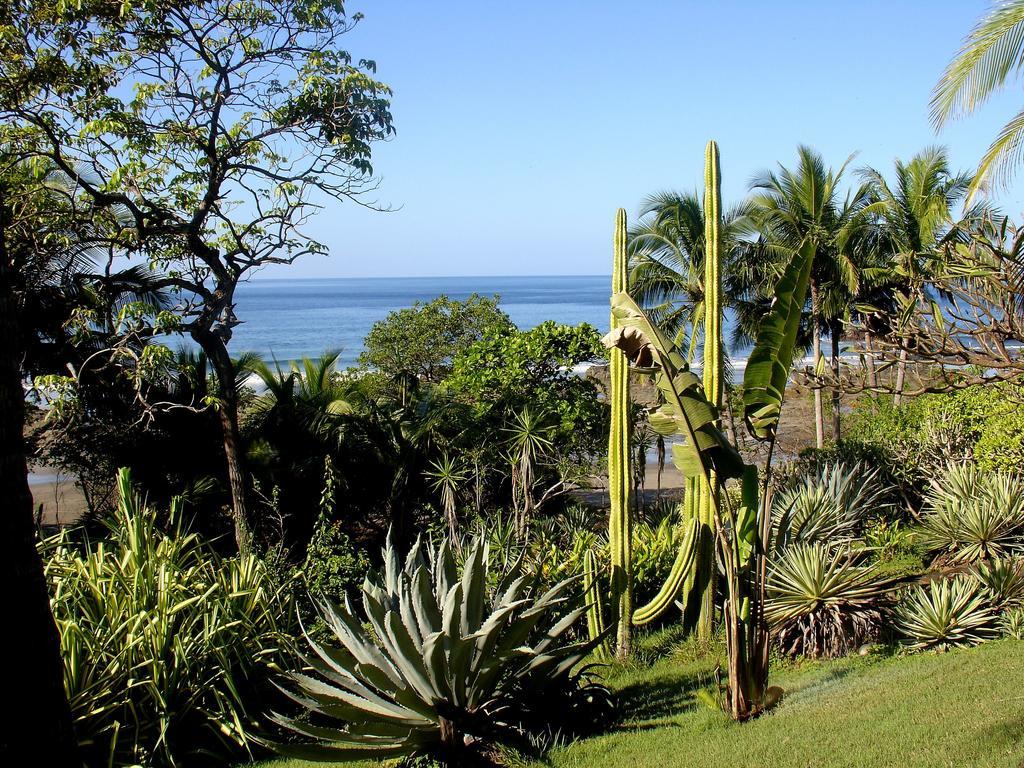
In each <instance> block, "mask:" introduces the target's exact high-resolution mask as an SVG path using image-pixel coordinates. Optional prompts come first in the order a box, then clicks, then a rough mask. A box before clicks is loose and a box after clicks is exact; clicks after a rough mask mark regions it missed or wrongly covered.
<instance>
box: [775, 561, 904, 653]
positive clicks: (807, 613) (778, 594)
mask: <svg viewBox="0 0 1024 768" xmlns="http://www.w3.org/2000/svg"><path fill="white" fill-rule="evenodd" d="M887 586H888V585H887V583H886V581H885V580H884V579H883V578H882V577H880V576H879V574H878V572H877V570H876V569H875V568H872V567H870V566H866V567H862V566H858V565H856V563H855V562H854V560H853V559H852V557H851V555H850V553H849V552H847V551H845V550H844V549H843V548H841V547H830V546H827V545H825V544H822V543H818V542H814V543H810V544H804V543H797V544H793V545H791V546H789V547H787V548H786V550H785V551H784V552H782V554H781V555H780V556H779V557H778V558H777V559H776V560H775V561H774V562H773V563H772V564H771V566H770V568H769V571H768V588H767V600H766V603H765V619H767V621H768V623H769V624H770V625H771V628H772V633H773V634H774V635H775V637H776V638H777V639H778V641H779V645H780V647H781V648H782V652H783V653H785V654H787V655H789V656H798V655H804V656H810V657H812V658H822V657H823V658H837V657H839V656H842V655H843V654H845V653H847V652H849V651H850V650H851V649H853V648H856V647H857V646H858V645H861V644H862V643H864V642H865V641H867V640H869V639H871V638H873V637H874V636H875V635H876V634H877V632H878V629H879V626H880V624H881V620H882V613H881V607H880V603H881V601H882V598H883V596H884V594H885V591H886V588H887Z"/></svg>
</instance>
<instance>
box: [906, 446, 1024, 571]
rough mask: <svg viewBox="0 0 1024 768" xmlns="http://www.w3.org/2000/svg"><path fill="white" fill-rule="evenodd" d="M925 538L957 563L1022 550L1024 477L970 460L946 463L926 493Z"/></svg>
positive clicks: (922, 537) (938, 552) (930, 549)
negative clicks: (983, 469) (986, 469)
mask: <svg viewBox="0 0 1024 768" xmlns="http://www.w3.org/2000/svg"><path fill="white" fill-rule="evenodd" d="M921 540H922V542H923V544H924V545H925V546H926V547H927V548H928V550H929V551H931V552H936V553H937V554H938V556H940V557H944V558H947V559H948V560H949V561H951V562H954V563H977V562H980V561H983V560H991V559H999V558H1006V557H1011V556H1013V555H1014V554H1017V553H1020V552H1024V481H1022V480H1021V479H1020V478H1017V477H1015V476H1012V475H1009V474H1005V473H1000V472H981V471H980V470H979V469H978V468H977V467H975V466H974V465H970V464H967V465H952V466H950V467H948V468H947V469H946V471H945V472H944V473H943V474H942V475H941V476H940V477H938V478H936V479H935V480H933V481H932V487H931V489H930V490H929V492H928V494H927V497H926V503H925V516H924V520H923V527H922V533H921Z"/></svg>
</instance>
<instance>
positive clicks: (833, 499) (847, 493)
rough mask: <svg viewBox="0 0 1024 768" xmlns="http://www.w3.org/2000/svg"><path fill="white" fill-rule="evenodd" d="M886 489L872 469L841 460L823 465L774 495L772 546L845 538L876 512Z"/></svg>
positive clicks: (778, 546)
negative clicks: (815, 471)
mask: <svg viewBox="0 0 1024 768" xmlns="http://www.w3.org/2000/svg"><path fill="white" fill-rule="evenodd" d="M886 492H887V489H886V487H885V484H884V483H883V482H882V481H881V479H880V477H879V473H878V470H876V469H869V468H867V467H866V466H864V465H863V464H846V463H844V462H841V461H837V462H836V463H834V464H829V465H826V466H825V467H823V468H822V469H821V471H820V472H819V473H814V474H811V475H808V476H806V477H803V478H801V479H800V480H799V481H798V482H796V483H795V484H794V485H792V486H790V487H789V488H786V489H784V490H782V491H781V492H780V493H779V494H778V495H777V496H776V497H775V500H774V503H773V505H772V507H773V517H774V525H775V537H774V542H775V546H776V547H777V548H779V549H782V548H784V547H786V546H788V545H789V544H792V543H794V542H802V543H805V544H807V543H811V542H815V541H822V542H836V541H839V540H849V539H851V538H853V537H854V536H856V535H857V533H858V532H859V530H860V529H861V527H862V526H863V525H864V521H865V520H866V519H867V518H868V516H869V515H871V514H873V513H877V512H878V511H879V509H880V507H881V506H882V505H883V502H882V500H883V498H884V497H885V495H886Z"/></svg>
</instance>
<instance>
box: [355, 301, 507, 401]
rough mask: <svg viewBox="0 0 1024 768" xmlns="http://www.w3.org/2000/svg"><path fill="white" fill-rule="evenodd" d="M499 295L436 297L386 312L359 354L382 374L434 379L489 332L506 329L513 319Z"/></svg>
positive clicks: (447, 370) (360, 357) (433, 380)
mask: <svg viewBox="0 0 1024 768" xmlns="http://www.w3.org/2000/svg"><path fill="white" fill-rule="evenodd" d="M498 303H499V299H498V297H497V296H495V297H494V298H487V297H486V296H479V295H477V294H475V293H474V294H472V295H471V296H469V298H467V299H466V300H465V301H459V300H457V299H449V298H448V297H447V296H439V297H437V298H436V299H434V300H433V301H428V302H426V303H423V302H416V303H415V304H414V305H413V306H411V307H407V308H405V309H400V310H397V311H395V312H391V313H389V314H388V316H387V317H386V318H384V319H383V320H379V321H377V322H376V323H374V324H373V327H372V328H371V329H370V333H369V334H368V335H367V336H366V339H365V340H364V342H363V345H364V347H365V349H366V351H365V352H363V353H362V354H361V355H360V356H359V362H360V363H362V364H363V365H366V366H370V367H372V368H376V369H377V370H378V371H380V372H381V373H382V374H384V375H385V376H387V377H396V376H399V375H401V374H413V375H415V376H418V377H419V378H420V379H421V380H422V381H426V382H431V383H437V382H439V381H441V379H443V378H444V377H445V376H446V375H447V374H448V372H449V371H450V369H451V361H452V360H453V359H454V358H455V357H457V356H458V355H459V354H460V353H462V352H463V351H465V350H466V348H467V347H469V346H470V345H471V344H473V343H474V342H476V341H479V340H480V339H482V338H483V337H484V335H485V334H486V333H487V332H488V331H491V330H497V331H509V330H511V329H512V327H513V326H512V321H511V320H509V318H508V315H506V314H505V313H504V312H502V311H501V309H499V307H498Z"/></svg>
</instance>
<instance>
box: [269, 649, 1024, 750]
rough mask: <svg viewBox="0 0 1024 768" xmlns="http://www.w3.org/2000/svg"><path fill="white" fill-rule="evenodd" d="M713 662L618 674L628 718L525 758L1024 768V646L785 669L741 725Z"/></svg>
mask: <svg viewBox="0 0 1024 768" xmlns="http://www.w3.org/2000/svg"><path fill="white" fill-rule="evenodd" d="M714 663H715V662H714V659H713V658H710V657H708V656H705V657H704V658H696V657H695V654H694V653H693V652H692V651H688V650H686V647H685V646H684V648H683V649H682V650H681V651H679V652H676V653H675V654H674V655H673V656H671V657H669V658H666V659H664V660H662V661H659V662H657V663H655V664H654V665H652V666H650V667H635V668H624V669H622V668H620V669H616V670H613V671H612V672H611V674H610V675H609V683H610V684H611V685H612V686H613V687H614V688H615V689H616V690H618V691H619V694H620V702H621V707H622V711H623V713H624V715H625V717H624V720H623V722H622V723H620V724H619V725H618V726H617V727H615V728H614V729H613V730H612V731H611V732H610V733H606V734H603V735H601V736H597V737H593V738H590V739H585V740H583V741H579V742H576V743H574V744H571V745H569V746H566V747H562V748H558V749H555V750H553V751H552V752H551V753H549V754H548V756H547V758H546V759H545V760H543V761H541V762H536V763H528V764H527V765H530V766H531V768H540V766H552V767H556V768H605V767H607V768H611V767H612V766H614V767H615V768H669V767H670V766H677V765H697V766H701V767H702V768H715V767H716V766H723V768H724V767H725V766H728V767H729V768H734V767H735V766H755V765H756V766H764V767H769V766H770V767H775V766H779V767H781V766H794V767H795V766H815V768H817V767H818V766H821V767H822V768H824V767H825V766H851V768H852V767H854V766H857V767H858V768H859V767H861V766H863V767H864V768H869V767H873V766H879V768H881V767H882V766H899V767H900V768H924V767H925V766H928V767H929V768H931V767H932V766H951V767H953V766H955V767H956V768H966V767H967V766H977V767H979V768H980V767H981V766H1006V767H1007V768H1022V767H1024V643H1022V642H1015V641H1000V642H994V643H989V644H986V645H983V646H980V647H978V648H973V649H969V650H962V651H954V652H951V653H947V654H944V655H933V654H919V655H914V656H907V657H884V656H878V655H869V656H867V657H864V658H860V657H852V658H848V659H842V660H840V661H835V662H827V663H802V664H796V665H790V666H786V667H782V668H780V669H778V670H776V671H775V672H774V673H773V678H772V682H773V684H777V685H781V686H783V688H785V689H786V697H785V699H784V700H783V702H782V704H780V705H779V706H778V707H777V708H776V710H775V711H774V712H772V713H770V714H768V715H765V716H764V717H761V718H760V719H758V720H756V721H754V722H751V723H746V724H743V725H737V724H734V723H731V722H729V721H728V720H727V719H726V718H725V717H724V716H722V715H721V714H720V713H718V712H715V711H713V710H711V709H708V708H707V707H706V706H705V705H703V704H701V703H699V702H698V701H697V699H696V692H697V691H698V690H700V689H702V688H704V687H706V686H707V685H708V684H709V683H710V682H711V674H712V669H713V667H714ZM305 765H309V764H305V763H301V762H296V761H275V762H270V763H266V764H264V766H265V768H299V766H305ZM362 765H368V764H366V763H363V764H362Z"/></svg>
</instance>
